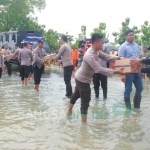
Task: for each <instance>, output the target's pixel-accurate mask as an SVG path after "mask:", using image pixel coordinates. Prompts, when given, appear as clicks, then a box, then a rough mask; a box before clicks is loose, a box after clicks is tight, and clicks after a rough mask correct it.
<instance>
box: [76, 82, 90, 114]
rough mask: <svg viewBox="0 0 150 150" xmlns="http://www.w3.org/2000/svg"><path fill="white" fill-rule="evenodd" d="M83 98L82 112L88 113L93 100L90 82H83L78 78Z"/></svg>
mask: <svg viewBox="0 0 150 150" xmlns="http://www.w3.org/2000/svg"><path fill="white" fill-rule="evenodd" d="M76 83H77V86H78V89H79V94H80V98H81V114H87V113H88V107H89V103H90V100H91V88H90V84H89V83H83V82H80V81H78V80H76Z"/></svg>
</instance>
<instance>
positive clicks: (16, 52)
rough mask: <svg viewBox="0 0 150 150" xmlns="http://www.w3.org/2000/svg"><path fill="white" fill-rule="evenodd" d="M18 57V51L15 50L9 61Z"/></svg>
mask: <svg viewBox="0 0 150 150" xmlns="http://www.w3.org/2000/svg"><path fill="white" fill-rule="evenodd" d="M17 56H18V50H15V52H14V54H13V55H12V56H10V57H9V59H12V58H16V57H17Z"/></svg>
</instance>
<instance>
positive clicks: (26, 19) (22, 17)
mask: <svg viewBox="0 0 150 150" xmlns="http://www.w3.org/2000/svg"><path fill="white" fill-rule="evenodd" d="M44 8H45V0H0V31H9V30H17V29H18V30H21V29H26V28H27V27H29V26H30V23H31V24H34V26H35V25H36V28H37V26H39V25H38V24H37V22H36V21H35V20H36V18H33V17H31V16H29V15H30V14H32V13H34V10H35V9H38V10H39V11H40V10H41V9H44ZM33 22H34V23H33ZM31 26H32V25H31Z"/></svg>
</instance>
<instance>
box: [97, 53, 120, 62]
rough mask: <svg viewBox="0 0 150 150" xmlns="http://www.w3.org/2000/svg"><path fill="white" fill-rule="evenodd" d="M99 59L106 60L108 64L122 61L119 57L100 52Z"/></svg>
mask: <svg viewBox="0 0 150 150" xmlns="http://www.w3.org/2000/svg"><path fill="white" fill-rule="evenodd" d="M99 58H101V59H103V60H106V61H107V62H114V61H115V60H119V59H121V58H120V57H119V56H111V55H108V54H105V53H104V52H99Z"/></svg>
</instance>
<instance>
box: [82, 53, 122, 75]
mask: <svg viewBox="0 0 150 150" xmlns="http://www.w3.org/2000/svg"><path fill="white" fill-rule="evenodd" d="M84 60H85V61H86V62H87V63H88V64H89V65H90V66H91V67H92V68H93V69H94V71H95V72H99V73H101V74H103V75H106V76H109V77H112V75H113V74H123V72H121V71H120V70H121V69H120V70H112V69H108V68H103V67H102V66H101V65H100V64H99V63H98V62H97V61H96V60H95V57H94V55H93V56H91V55H85V57H84Z"/></svg>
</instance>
